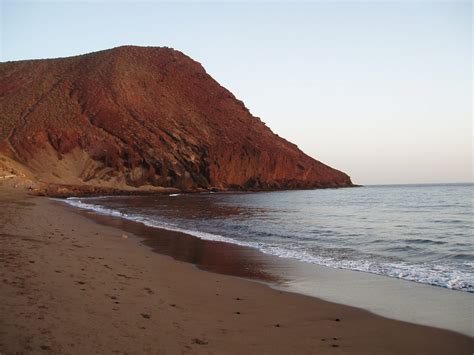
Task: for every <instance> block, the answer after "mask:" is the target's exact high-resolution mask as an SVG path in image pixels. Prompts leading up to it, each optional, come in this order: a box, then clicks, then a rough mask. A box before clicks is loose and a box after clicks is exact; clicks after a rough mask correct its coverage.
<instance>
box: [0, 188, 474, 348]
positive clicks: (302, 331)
mask: <svg viewBox="0 0 474 355" xmlns="http://www.w3.org/2000/svg"><path fill="white" fill-rule="evenodd" d="M0 198H1V200H2V203H3V205H4V208H3V209H2V212H1V215H0V218H1V220H0V221H1V224H0V225H1V226H2V228H1V229H0V235H1V238H2V249H1V251H2V254H1V256H2V258H1V259H0V262H1V264H2V269H1V270H2V271H1V273H2V280H3V286H2V288H1V289H0V293H1V296H2V300H3V302H2V304H1V305H0V307H1V314H2V315H4V317H3V319H2V320H1V321H0V351H1V352H2V353H3V352H5V353H11V352H16V351H19V352H28V353H41V352H45V351H46V352H49V353H72V352H74V353H78V352H82V353H85V352H87V353H103V352H112V351H116V352H119V353H136V352H147V351H148V352H153V353H156V352H158V353H159V352H168V353H170V352H171V353H175V352H184V353H186V352H187V353H222V352H225V351H226V350H227V351H228V349H229V348H232V349H233V350H234V352H235V353H289V352H293V353H308V352H318V353H331V354H332V353H347V352H351V353H365V354H371V353H373V354H378V353H381V352H383V353H427V354H428V353H429V354H432V353H447V352H450V353H460V354H462V353H466V354H470V353H471V352H472V349H473V339H472V338H470V337H466V336H463V335H460V334H457V333H454V332H450V331H446V330H441V329H436V328H431V327H425V326H418V325H413V324H409V323H405V322H400V321H396V320H391V319H387V318H383V317H379V316H377V315H374V314H372V313H369V312H367V311H364V310H360V309H357V308H353V307H347V306H343V305H339V304H335V303H331V302H327V301H323V300H320V299H316V298H313V297H307V296H303V295H298V294H292V293H287V292H281V291H277V290H274V289H271V288H269V287H268V286H266V285H262V284H259V283H255V282H250V281H247V280H243V279H240V278H235V277H231V276H226V275H221V274H216V273H211V272H205V271H202V270H199V269H198V268H196V267H194V266H192V265H191V264H188V263H184V262H180V261H176V260H173V259H172V258H171V257H167V256H163V255H159V254H156V253H153V252H152V251H151V250H150V249H149V248H148V247H144V246H143V245H140V243H139V240H138V237H137V239H136V240H135V238H122V237H121V235H122V234H123V233H124V232H123V231H122V230H121V229H118V228H115V227H107V226H103V225H100V224H98V223H95V222H93V221H90V220H89V219H88V218H86V217H84V216H80V215H79V214H78V213H75V212H73V211H68V209H67V208H64V206H59V204H55V203H54V202H53V201H50V200H49V199H47V198H42V197H32V196H27V195H26V194H24V193H22V192H19V191H16V190H12V189H7V188H6V187H5V186H2V187H0ZM125 233H126V232H125ZM243 338H244V339H246V342H245V343H242V339H243Z"/></svg>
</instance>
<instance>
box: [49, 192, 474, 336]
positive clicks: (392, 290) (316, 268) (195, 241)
mask: <svg viewBox="0 0 474 355" xmlns="http://www.w3.org/2000/svg"><path fill="white" fill-rule="evenodd" d="M56 201H57V200H56ZM57 202H58V203H59V204H60V205H62V206H64V207H65V208H68V209H70V210H71V211H72V212H74V213H78V214H80V215H82V216H85V217H86V218H89V219H90V220H92V221H93V222H95V223H99V224H102V225H105V226H111V227H115V228H118V229H120V230H123V231H125V232H127V233H131V234H133V235H136V236H137V240H138V242H139V243H141V244H143V245H145V246H147V247H149V248H151V249H152V250H153V251H154V252H155V253H158V254H161V255H166V256H170V257H172V258H173V259H175V260H178V261H182V262H186V263H190V264H192V265H194V266H196V267H198V268H199V269H201V270H204V271H208V272H214V273H219V274H224V275H230V276H236V277H241V278H244V279H247V280H253V281H257V282H262V283H264V284H265V285H267V286H269V287H271V288H273V289H276V290H282V291H285V292H292V293H295V294H300V295H306V296H310V297H314V298H317V299H324V300H326V301H329V302H334V303H338V304H343V305H347V306H351V307H356V308H359V309H362V310H366V311H369V312H371V313H373V314H375V315H378V316H383V317H386V318H389V319H394V320H399V321H405V322H409V323H413V324H418V325H425V326H431V327H435V328H439V329H445V330H450V331H455V332H457V333H460V334H463V335H467V336H471V337H473V336H474V327H473V326H472V319H471V318H470V317H469V310H470V308H471V306H470V305H471V304H472V302H473V301H474V295H473V294H472V293H470V292H467V291H460V290H451V289H448V288H445V287H441V286H436V285H429V284H422V283H418V282H414V281H408V280H403V279H397V278H393V277H389V276H385V275H378V274H373V273H367V272H361V271H356V270H348V269H340V268H339V269H338V268H332V267H328V266H323V265H318V264H312V263H307V262H303V261H300V260H296V259H291V258H282V257H278V256H276V255H271V254H266V253H263V252H262V251H260V250H258V249H255V248H252V247H250V246H243V245H239V244H236V243H230V242H227V241H216V240H208V239H205V238H204V239H203V238H199V237H197V236H194V235H192V234H187V233H186V232H181V231H173V230H168V229H163V228H159V227H155V226H149V225H147V224H144V223H141V222H138V221H133V220H130V219H127V218H122V217H118V216H111V215H104V214H101V213H98V212H97V211H91V210H89V209H84V208H81V207H77V206H71V205H69V204H67V203H65V202H64V201H57ZM157 235H159V236H158V237H157ZM374 291H375V292H374ZM394 294H395V295H396V296H393V295H394ZM347 295H350V297H349V296H347ZM427 299H429V302H425V300H427ZM473 316H474V315H473Z"/></svg>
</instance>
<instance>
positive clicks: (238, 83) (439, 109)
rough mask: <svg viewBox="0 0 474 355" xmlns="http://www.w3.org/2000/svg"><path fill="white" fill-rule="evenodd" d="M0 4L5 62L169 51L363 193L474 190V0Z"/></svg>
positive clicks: (1, 1)
mask: <svg viewBox="0 0 474 355" xmlns="http://www.w3.org/2000/svg"><path fill="white" fill-rule="evenodd" d="M0 4H1V5H0V31H1V32H0V36H1V37H0V38H1V40H0V61H2V62H3V61H10V60H21V59H32V58H51V57H64V56H71V55H77V54H83V53H87V52H92V51H97V50H102V49H107V48H112V47H116V46H120V45H125V44H133V45H143V46H168V47H173V48H175V49H178V50H180V51H182V52H184V53H185V54H187V55H189V56H190V57H192V58H193V59H195V60H197V61H198V62H200V63H201V64H202V65H203V66H204V67H205V69H206V70H207V72H208V73H209V74H210V75H211V76H213V77H214V78H215V79H216V80H217V81H218V82H219V83H221V84H222V85H223V86H225V87H226V88H227V89H229V90H230V91H232V92H233V93H234V94H235V95H236V96H237V97H238V98H239V99H241V100H242V101H244V102H245V104H246V106H247V107H248V108H249V109H250V111H251V112H252V113H253V114H254V115H256V116H258V117H260V118H261V119H262V120H263V121H264V122H266V123H267V125H268V126H269V127H271V128H272V130H273V131H274V132H275V133H278V134H279V135H280V136H282V137H284V138H286V139H288V140H290V141H292V142H294V143H295V144H297V145H298V146H299V147H300V148H301V149H302V150H303V151H304V152H306V153H307V154H309V155H311V156H312V157H314V158H316V159H318V160H321V161H323V162H324V163H326V164H328V165H331V166H333V167H335V168H337V169H340V170H343V171H345V172H346V173H348V174H349V175H350V176H351V177H352V180H353V181H354V182H355V183H358V184H389V183H423V182H426V183H428V182H469V181H473V170H472V168H473V156H472V155H473V142H472V136H473V126H472V90H473V87H472V63H473V62H472V56H473V53H472V14H473V12H472V4H471V2H470V1H455V0H453V1H437V2H434V1H427V0H420V1H416V0H413V1H409V0H400V1H392V2H390V1H365V2H363V1H329V0H328V1H306V2H300V1H279V2H269V1H247V2H237V1H215V2H199V1H181V2H168V3H166V2H159V1H146V2H137V1H122V2H114V1H101V2H99V1H91V0H89V1H59V2H46V1H5V0H0Z"/></svg>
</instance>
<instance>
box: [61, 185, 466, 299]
mask: <svg viewBox="0 0 474 355" xmlns="http://www.w3.org/2000/svg"><path fill="white" fill-rule="evenodd" d="M177 195H179V194H172V195H170V196H177ZM94 199H95V198H94ZM84 200H85V201H87V199H84V198H76V197H70V198H67V199H66V200H59V201H62V202H65V203H67V204H68V205H70V206H74V207H77V208H81V209H86V210H91V211H94V212H96V213H98V214H102V215H107V216H113V217H118V218H123V219H127V220H130V221H134V222H138V223H142V224H144V225H146V226H149V227H154V228H162V229H166V230H170V231H175V232H181V233H186V234H189V235H192V236H194V237H197V238H199V239H204V240H209V241H217V242H225V243H232V244H237V245H240V246H245V247H251V248H255V249H258V250H260V251H261V252H263V253H265V254H270V255H274V256H278V257H282V258H291V259H296V260H299V261H303V262H307V263H313V264H318V265H323V266H327V267H332V268H339V269H348V270H354V271H361V272H368V273H373V274H378V275H385V276H389V277H394V278H399V279H403V280H408V281H415V282H419V283H424V284H430V285H436V286H441V287H446V288H449V289H454V290H462V291H468V292H474V278H473V277H472V275H469V274H465V273H463V272H460V271H458V270H455V269H452V268H449V267H448V266H446V265H435V266H433V265H424V264H408V263H405V262H397V263H394V262H381V261H373V260H360V259H359V260H349V259H341V258H337V256H336V255H334V257H331V256H319V255H315V254H312V253H311V252H310V251H308V250H307V249H305V246H304V245H301V244H298V243H286V244H285V245H278V244H271V243H264V242H261V241H258V242H248V241H242V240H237V239H234V238H230V237H225V236H222V235H218V234H212V233H207V232H202V231H196V230H188V229H185V228H180V227H179V226H176V225H173V224H171V223H166V222H163V221H157V220H156V219H153V218H149V217H144V216H140V215H134V214H127V213H123V212H120V211H118V210H114V209H111V208H107V207H103V206H100V205H96V204H92V203H86V202H83V201H84ZM465 264H468V265H470V266H472V264H473V263H469V262H466V263H465Z"/></svg>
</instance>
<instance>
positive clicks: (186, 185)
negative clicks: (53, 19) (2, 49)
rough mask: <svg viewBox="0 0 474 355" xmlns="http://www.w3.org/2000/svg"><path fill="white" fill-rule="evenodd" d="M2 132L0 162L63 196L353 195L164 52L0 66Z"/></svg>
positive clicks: (332, 173) (345, 182)
mask: <svg viewBox="0 0 474 355" xmlns="http://www.w3.org/2000/svg"><path fill="white" fill-rule="evenodd" d="M289 119H290V118H289ZM0 123H1V126H0V156H1V157H2V161H3V163H2V164H3V165H8V164H10V165H11V166H14V170H15V171H20V172H21V174H23V175H24V176H27V177H28V178H30V179H31V180H32V181H37V182H41V183H42V184H43V186H48V188H49V189H50V190H58V191H59V190H61V189H62V190H61V191H63V192H64V195H67V194H69V193H71V194H74V193H75V194H78V193H79V192H80V191H83V192H91V193H111V192H113V191H130V192H140V191H162V190H163V189H165V190H170V189H179V190H188V191H193V190H200V189H217V190H233V189H248V190H267V189H298V188H325V187H346V186H352V182H351V179H350V178H349V176H348V175H346V174H345V173H343V172H341V171H338V170H336V169H333V168H331V167H329V166H327V165H325V164H323V163H321V162H319V161H317V160H314V159H313V158H311V157H309V156H307V155H306V154H304V153H303V152H302V151H301V150H299V149H298V147H297V146H296V145H294V144H292V143H290V142H288V141H286V140H285V139H283V138H281V137H279V136H277V135H276V134H274V133H273V132H272V131H271V130H270V128H268V127H267V126H266V125H265V123H263V122H261V121H260V119H259V118H257V117H254V116H252V115H251V114H250V112H249V110H248V109H247V108H246V107H245V105H244V104H243V103H242V102H241V101H239V100H238V99H236V98H235V97H234V95H233V94H232V93H230V92H229V91H228V90H226V89H225V88H223V87H222V86H220V85H219V83H217V82H216V81H215V80H214V79H213V78H211V77H210V76H209V75H208V74H207V73H206V71H205V70H204V68H203V67H202V66H201V64H199V63H198V62H196V61H194V60H192V59H191V58H189V57H188V56H186V55H184V54H183V53H181V52H179V51H177V50H174V49H171V48H166V47H165V48H156V47H135V46H124V47H118V48H114V49H110V50H104V51H100V52H95V53H90V54H86V55H80V56H76V57H70V58H59V59H46V60H26V61H18V62H6V63H0ZM56 192H57V191H56ZM53 194H54V193H53ZM59 194H61V193H59Z"/></svg>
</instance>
